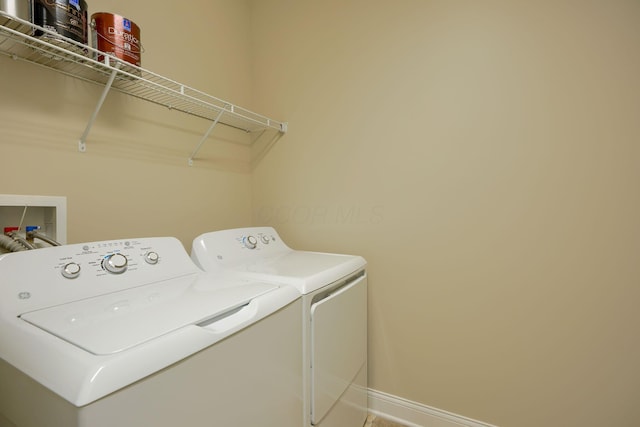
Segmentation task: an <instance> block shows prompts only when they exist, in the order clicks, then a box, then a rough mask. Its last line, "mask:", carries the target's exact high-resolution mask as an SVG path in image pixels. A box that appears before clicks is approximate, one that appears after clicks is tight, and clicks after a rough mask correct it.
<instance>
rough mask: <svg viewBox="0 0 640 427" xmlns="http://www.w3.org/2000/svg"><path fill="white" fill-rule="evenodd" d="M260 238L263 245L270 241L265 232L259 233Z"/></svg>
mask: <svg viewBox="0 0 640 427" xmlns="http://www.w3.org/2000/svg"><path fill="white" fill-rule="evenodd" d="M260 240H262V243H264V244H265V245H268V244H269V242H270V241H271V240H269V236H267V235H266V234H263V235H261V236H260Z"/></svg>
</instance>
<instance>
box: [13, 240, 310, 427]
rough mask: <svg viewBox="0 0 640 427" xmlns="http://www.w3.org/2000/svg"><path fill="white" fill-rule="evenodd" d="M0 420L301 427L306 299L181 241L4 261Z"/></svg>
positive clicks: (36, 426)
mask: <svg viewBox="0 0 640 427" xmlns="http://www.w3.org/2000/svg"><path fill="white" fill-rule="evenodd" d="M0 277H1V278H2V286H0V426H1V427H113V426H119V427H141V426H154V427H169V426H172V427H174V426H189V427H204V426H207V427H209V426H272V427H281V426H291V427H299V426H300V411H302V400H301V392H300V388H301V387H302V377H301V369H302V366H301V361H300V359H301V357H302V350H301V345H302V341H301V337H300V335H301V333H302V331H301V325H300V322H299V320H300V310H301V302H300V295H299V293H298V292H297V291H296V290H295V289H293V288H291V287H288V286H281V285H278V284H273V283H266V282H259V281H247V280H238V281H234V280H233V279H226V280H225V281H224V282H220V280H219V278H213V277H211V276H210V275H207V274H205V273H203V272H202V271H201V270H200V269H198V268H197V267H196V266H195V264H194V263H193V261H192V260H191V258H189V255H188V253H187V252H186V251H185V250H184V248H183V247H182V244H181V243H180V242H179V241H178V240H176V239H174V238H164V237H162V238H142V239H130V240H114V241H105V242H93V243H84V244H74V245H66V246H59V247H53V248H46V249H37V250H31V251H26V252H19V253H10V254H6V255H2V256H0Z"/></svg>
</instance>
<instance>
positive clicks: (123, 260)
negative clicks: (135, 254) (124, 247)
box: [102, 254, 128, 274]
mask: <svg viewBox="0 0 640 427" xmlns="http://www.w3.org/2000/svg"><path fill="white" fill-rule="evenodd" d="M127 263H128V261H127V257H126V256H124V255H122V254H111V255H107V256H106V257H105V258H104V259H103V260H102V268H104V269H105V270H107V271H108V272H109V273H113V274H121V273H124V272H125V271H126V270H127Z"/></svg>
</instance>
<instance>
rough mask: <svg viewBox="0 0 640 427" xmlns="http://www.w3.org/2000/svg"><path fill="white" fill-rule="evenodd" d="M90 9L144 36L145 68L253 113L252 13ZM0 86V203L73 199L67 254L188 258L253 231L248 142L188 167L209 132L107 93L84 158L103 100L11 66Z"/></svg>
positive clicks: (156, 7)
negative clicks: (181, 251) (142, 242)
mask: <svg viewBox="0 0 640 427" xmlns="http://www.w3.org/2000/svg"><path fill="white" fill-rule="evenodd" d="M88 3H89V12H90V14H91V13H95V12H111V13H118V14H121V15H124V16H126V17H128V18H130V19H131V20H133V21H134V22H135V23H137V24H138V25H139V26H140V28H141V40H142V43H143V45H144V48H145V52H144V53H143V56H142V65H143V66H144V67H146V68H149V69H151V70H153V71H154V72H156V73H159V74H161V75H164V76H166V77H169V78H172V79H174V80H177V81H179V82H181V83H184V84H186V85H189V86H193V87H195V88H197V89H200V90H202V91H205V92H208V93H210V94H212V95H214V96H217V97H220V98H223V99H227V100H229V101H231V102H234V103H237V104H239V105H241V106H243V107H249V105H248V104H249V102H250V100H251V75H250V44H249V34H250V31H249V28H248V26H249V23H250V20H249V8H248V4H247V2H245V1H225V0H218V1H211V0H201V1H196V2H188V3H181V2H152V1H135V2H134V1H123V0H113V1H108V0H90V1H89V2H88ZM159 3H162V4H159ZM0 76H1V78H0V156H1V157H2V163H3V165H2V167H1V168H0V194H42V195H60V196H66V197H67V203H68V241H69V242H71V243H72V242H82V241H91V240H102V239H115V238H122V237H134V236H157V235H170V236H176V237H178V238H180V239H181V240H182V242H183V244H184V245H185V246H186V247H187V248H190V245H191V240H192V239H193V238H194V237H195V236H196V235H198V234H199V233H202V232H205V231H209V230H212V229H218V228H230V227H239V226H244V225H246V224H247V223H249V221H250V220H251V214H250V203H251V200H250V185H251V181H250V169H249V161H250V152H249V148H248V147H247V145H245V144H246V143H247V142H248V137H247V135H245V134H244V133H243V132H238V131H231V130H229V129H228V128H224V127H218V128H216V129H215V130H214V133H213V136H212V137H210V138H209V141H207V143H206V144H205V146H204V148H203V149H202V151H201V153H200V155H199V156H198V159H199V160H196V164H195V166H194V167H189V166H188V165H187V159H188V158H189V155H190V154H191V152H192V150H193V149H194V148H195V146H196V145H197V143H198V142H199V141H200V139H201V138H202V135H204V133H205V131H206V129H207V128H208V126H209V123H208V122H206V121H204V120H201V119H197V118H192V117H188V116H186V115H183V114H181V113H177V112H175V111H169V110H167V109H164V108H163V107H159V106H155V105H152V104H148V103H144V102H141V101H138V100H136V99H133V98H130V97H127V96H123V95H121V94H119V93H116V92H112V93H110V94H109V96H108V97H107V101H106V103H105V105H104V107H103V109H102V111H101V112H100V115H99V116H98V120H97V121H96V123H95V125H94V127H93V129H92V130H91V133H90V134H89V137H88V141H87V152H86V153H79V152H78V149H77V141H78V139H79V137H80V135H81V134H82V132H83V131H84V128H85V126H86V124H87V121H88V119H89V117H90V116H91V113H92V111H93V109H94V107H95V105H96V102H97V100H98V97H99V95H100V93H101V88H99V87H98V86H94V85H91V84H87V83H84V82H80V81H77V80H74V79H71V78H67V77H64V76H62V75H58V74H56V73H53V72H51V71H49V70H43V69H40V68H38V67H34V66H31V65H28V64H24V63H20V62H17V61H13V60H11V59H9V58H6V57H0Z"/></svg>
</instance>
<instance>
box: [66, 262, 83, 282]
mask: <svg viewBox="0 0 640 427" xmlns="http://www.w3.org/2000/svg"><path fill="white" fill-rule="evenodd" d="M62 275H63V276H64V277H66V278H67V279H75V278H76V277H78V276H79V275H80V264H78V263H75V262H70V263H68V264H66V265H65V266H64V267H62Z"/></svg>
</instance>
